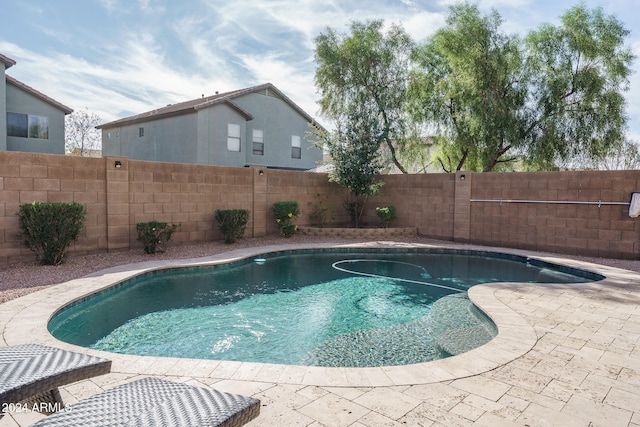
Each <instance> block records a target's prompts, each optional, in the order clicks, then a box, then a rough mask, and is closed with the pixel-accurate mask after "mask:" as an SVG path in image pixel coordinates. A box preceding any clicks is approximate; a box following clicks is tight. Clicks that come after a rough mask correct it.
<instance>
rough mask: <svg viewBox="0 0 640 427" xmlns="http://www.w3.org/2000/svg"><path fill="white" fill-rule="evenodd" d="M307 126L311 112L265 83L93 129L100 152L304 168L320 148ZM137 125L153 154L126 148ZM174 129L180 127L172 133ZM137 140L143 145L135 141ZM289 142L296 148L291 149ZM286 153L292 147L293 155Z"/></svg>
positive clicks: (313, 163)
mask: <svg viewBox="0 0 640 427" xmlns="http://www.w3.org/2000/svg"><path fill="white" fill-rule="evenodd" d="M194 121H195V123H194ZM169 123H170V124H169ZM310 124H312V125H316V126H317V123H316V122H315V120H313V118H312V117H311V116H309V115H308V114H307V113H306V112H304V111H303V110H302V109H301V108H300V107H299V106H297V105H296V104H295V103H294V102H293V101H291V100H290V99H289V98H288V97H287V96H286V95H284V94H283V93H282V92H281V91H280V90H278V89H277V88H276V87H275V86H273V85H272V84H271V83H266V84H263V85H259V86H254V87H251V88H246V89H241V90H236V91H231V92H225V93H222V94H215V95H213V96H209V97H204V96H203V97H202V98H199V99H194V100H191V101H186V102H182V103H178V104H173V105H167V106H165V107H162V108H158V109H156V110H152V111H148V112H145V113H142V114H138V115H135V116H131V117H126V118H123V119H119V120H116V121H112V122H109V123H105V124H102V125H100V126H97V128H98V129H102V141H103V142H102V147H103V155H121V156H127V157H130V158H133V159H137V160H156V161H169V162H188V163H201V164H212V165H224V166H247V165H259V166H265V167H279V168H290V169H310V168H313V167H315V166H316V162H317V161H319V160H320V159H321V158H322V150H320V149H319V148H317V147H315V146H313V141H310V140H309V139H308V133H309V125H310ZM230 126H231V127H230ZM142 128H144V134H145V138H146V137H147V135H150V134H149V131H148V130H147V129H151V132H153V146H154V150H155V151H154V152H153V155H149V153H148V150H147V151H146V154H145V153H143V152H144V151H145V150H144V149H141V150H142V152H141V151H140V150H138V151H134V150H132V149H130V147H131V146H132V144H133V142H132V141H131V138H134V139H135V132H136V130H138V131H139V130H140V129H142ZM176 128H179V129H180V131H179V132H176ZM141 132H142V131H141ZM235 132H239V136H238V137H236V136H235V135H232V133H235ZM235 139H237V141H236V140H235ZM293 141H295V142H293ZM139 142H140V143H142V144H144V143H145V142H144V141H143V140H141V139H140V140H139ZM292 144H294V145H296V147H295V148H292ZM158 147H163V148H161V149H159V148H158ZM260 148H263V150H262V151H261V150H260ZM172 149H173V152H172ZM158 150H161V152H162V156H163V157H162V158H161V156H159V155H158V154H159V152H160V151H158ZM176 150H177V151H176ZM296 150H297V151H296ZM292 151H295V153H294V154H293V155H292ZM167 156H168V157H169V158H167Z"/></svg>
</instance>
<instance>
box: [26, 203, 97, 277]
mask: <svg viewBox="0 0 640 427" xmlns="http://www.w3.org/2000/svg"><path fill="white" fill-rule="evenodd" d="M85 215H86V212H85V210H84V207H83V206H82V205H81V204H79V203H38V202H33V203H26V204H23V205H20V211H19V212H18V216H19V218H20V230H21V233H20V237H21V238H22V239H24V244H25V245H27V247H28V248H29V249H31V250H32V251H33V252H35V254H36V259H37V260H38V261H39V262H40V263H41V264H45V265H59V264H62V262H63V261H64V258H65V256H66V254H65V252H66V250H67V248H68V247H69V245H71V242H73V241H76V240H78V236H79V235H80V230H82V227H83V226H84V221H85Z"/></svg>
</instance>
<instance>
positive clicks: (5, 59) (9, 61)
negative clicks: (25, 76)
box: [0, 53, 16, 69]
mask: <svg viewBox="0 0 640 427" xmlns="http://www.w3.org/2000/svg"><path fill="white" fill-rule="evenodd" d="M0 62H3V63H4V68H5V69H6V68H9V67H11V66H12V65H16V61H14V60H13V59H11V58H9V57H8V56H4V55H3V54H1V53H0Z"/></svg>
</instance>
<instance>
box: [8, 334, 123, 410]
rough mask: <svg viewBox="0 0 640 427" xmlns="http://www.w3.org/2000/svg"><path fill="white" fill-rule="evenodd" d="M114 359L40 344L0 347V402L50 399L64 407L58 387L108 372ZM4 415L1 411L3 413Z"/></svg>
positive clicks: (59, 406)
mask: <svg viewBox="0 0 640 427" xmlns="http://www.w3.org/2000/svg"><path fill="white" fill-rule="evenodd" d="M110 370H111V361H110V360H107V359H103V358H101V357H95V356H89V355H87V354H82V353H75V352H72V351H67V350H61V349H58V348H53V347H47V346H43V345H39V344H21V345H16V346H9V347H0V404H2V406H3V407H4V406H6V404H10V403H23V404H25V403H27V404H28V403H33V404H34V405H32V407H37V408H43V409H44V410H43V411H42V412H45V413H47V412H48V411H47V410H46V408H47V407H48V406H47V405H37V406H36V405H35V403H37V402H50V403H53V404H55V405H52V406H53V407H56V408H57V409H60V408H63V407H64V403H63V402H62V399H61V397H60V392H59V391H58V387H60V386H63V385H66V384H70V383H73V382H76V381H80V380H84V379H87V378H91V377H94V376H97V375H102V374H106V373H109V371H110ZM0 415H1V414H0Z"/></svg>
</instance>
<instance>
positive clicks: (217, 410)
mask: <svg viewBox="0 0 640 427" xmlns="http://www.w3.org/2000/svg"><path fill="white" fill-rule="evenodd" d="M259 414H260V401H259V400H258V399H254V398H252V397H246V396H241V395H237V394H231V393H225V392H221V391H218V390H214V389H207V388H200V387H194V386H190V385H187V384H182V383H175V382H172V381H166V380H162V379H158V378H153V377H150V378H143V379H140V380H136V381H132V382H130V383H127V384H123V385H121V386H118V387H115V388H113V389H110V390H107V391H104V392H102V393H99V394H96V395H95V396H92V397H89V398H87V399H85V400H82V401H81V402H79V403H77V404H74V405H69V407H68V409H65V410H63V411H60V412H57V413H55V414H53V415H50V416H48V417H46V418H44V419H42V420H40V421H38V422H37V423H35V424H33V425H32V427H45V426H46V427H70V426H82V427H104V426H112V427H113V426H134V427H135V426H158V427H179V426H185V427H186V426H224V427H235V426H241V425H244V424H246V423H247V422H249V421H251V420H252V419H254V418H256V417H257V416H258V415H259Z"/></svg>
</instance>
